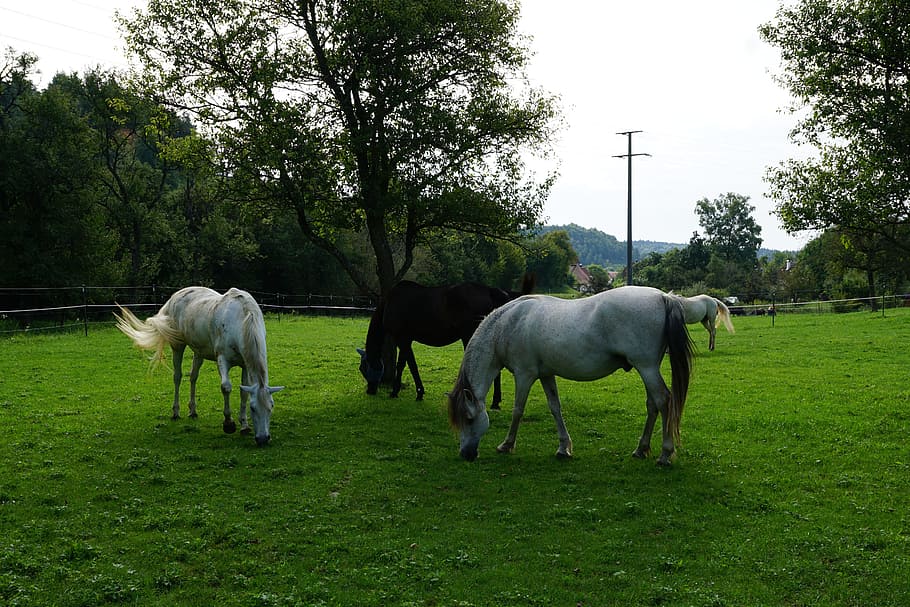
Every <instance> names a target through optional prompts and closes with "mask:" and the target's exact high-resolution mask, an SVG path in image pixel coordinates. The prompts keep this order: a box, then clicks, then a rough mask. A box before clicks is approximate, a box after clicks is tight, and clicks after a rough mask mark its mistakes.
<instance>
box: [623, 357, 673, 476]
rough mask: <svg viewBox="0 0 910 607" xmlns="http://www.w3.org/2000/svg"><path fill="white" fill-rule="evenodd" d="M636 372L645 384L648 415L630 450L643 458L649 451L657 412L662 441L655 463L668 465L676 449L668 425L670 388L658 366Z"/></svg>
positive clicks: (635, 455) (634, 455) (634, 454)
mask: <svg viewBox="0 0 910 607" xmlns="http://www.w3.org/2000/svg"><path fill="white" fill-rule="evenodd" d="M638 374H639V375H640V376H641V379H642V381H643V382H644V384H645V392H646V393H647V402H646V405H647V408H648V417H647V419H646V420H645V428H644V430H643V431H642V433H641V438H640V439H639V441H638V448H637V449H636V450H635V451H633V452H632V455H633V457H638V458H644V457H647V455H648V454H649V453H650V452H651V434H652V432H653V431H654V423H655V422H656V421H657V414H658V413H660V417H661V428H662V431H663V441H662V443H661V450H660V457H658V458H657V465H658V466H669V465H670V459H671V458H672V457H673V453H674V452H675V451H676V444H675V443H674V441H673V436H672V435H671V433H670V430H669V426H668V421H669V405H670V398H671V397H670V390H669V389H667V384H666V382H664V378H663V377H662V376H661V374H660V368H659V367H658V368H655V369H653V370H649V371H642V370H641V369H639V370H638Z"/></svg>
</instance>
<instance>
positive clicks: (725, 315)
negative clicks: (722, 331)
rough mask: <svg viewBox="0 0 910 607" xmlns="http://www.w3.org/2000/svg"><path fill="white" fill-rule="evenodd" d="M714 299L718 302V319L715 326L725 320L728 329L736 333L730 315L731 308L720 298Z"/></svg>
mask: <svg viewBox="0 0 910 607" xmlns="http://www.w3.org/2000/svg"><path fill="white" fill-rule="evenodd" d="M714 301H716V302H717V321H716V322H715V326H716V325H717V324H720V322H721V321H723V323H724V326H725V327H727V331H729V332H730V333H736V329H734V328H733V319H732V318H731V317H730V308H728V307H727V304H725V303H724V302H722V301H721V300H719V299H715V300H714Z"/></svg>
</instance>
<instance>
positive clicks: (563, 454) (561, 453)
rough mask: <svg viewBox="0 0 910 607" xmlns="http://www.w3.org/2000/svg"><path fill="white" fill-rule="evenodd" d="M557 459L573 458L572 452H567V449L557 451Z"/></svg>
mask: <svg viewBox="0 0 910 607" xmlns="http://www.w3.org/2000/svg"><path fill="white" fill-rule="evenodd" d="M556 459H559V460H567V459H572V454H571V453H566V452H565V451H557V452H556Z"/></svg>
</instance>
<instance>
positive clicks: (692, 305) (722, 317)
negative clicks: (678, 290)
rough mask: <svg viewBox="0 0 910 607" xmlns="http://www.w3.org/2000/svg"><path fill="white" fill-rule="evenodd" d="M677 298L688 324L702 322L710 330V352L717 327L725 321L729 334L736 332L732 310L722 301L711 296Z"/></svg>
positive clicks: (680, 296) (679, 296)
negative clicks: (731, 314)
mask: <svg viewBox="0 0 910 607" xmlns="http://www.w3.org/2000/svg"><path fill="white" fill-rule="evenodd" d="M671 295H673V293H671ZM675 297H678V298H679V301H680V303H682V306H683V313H684V314H685V317H686V323H687V324H693V323H697V322H700V323H701V324H702V325H703V326H704V327H705V329H707V330H708V335H709V336H710V338H709V340H708V349H709V350H713V349H714V336H715V335H716V334H717V325H718V324H719V323H720V322H721V321H723V323H724V326H725V327H727V331H728V332H729V333H735V332H736V330H735V329H734V328H733V321H732V320H731V318H730V310H729V309H728V308H727V306H726V304H725V303H724V302H722V301H721V300H719V299H715V298H714V297H711V296H710V295H696V296H695V297H683V296H682V295H675Z"/></svg>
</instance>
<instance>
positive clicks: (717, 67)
mask: <svg viewBox="0 0 910 607" xmlns="http://www.w3.org/2000/svg"><path fill="white" fill-rule="evenodd" d="M780 3H781V0H748V1H745V0H738V1H735V0H692V1H690V2H679V1H678V0H634V1H631V2H615V1H605V0H565V1H563V2H554V1H553V0H523V2H522V7H523V8H522V12H523V18H522V24H521V29H522V32H523V33H524V34H527V35H529V36H531V38H532V42H531V48H532V49H533V50H534V52H535V56H534V59H533V61H532V64H531V69H530V76H531V79H532V82H533V83H534V84H535V85H537V86H540V87H542V88H544V89H546V90H548V91H549V92H551V93H554V94H556V95H558V96H559V97H560V99H561V105H562V108H563V112H564V117H565V121H566V128H565V129H564V130H563V131H562V133H561V138H560V141H559V144H558V147H557V150H556V156H557V157H558V159H559V171H560V178H559V180H558V181H557V183H556V186H555V187H554V189H553V192H552V194H551V197H550V200H549V202H548V204H547V207H546V209H545V215H546V217H547V219H548V221H547V222H548V223H551V224H565V223H577V224H579V225H581V226H584V227H588V228H597V229H600V230H603V231H604V232H606V233H608V234H611V235H613V236H615V237H616V238H618V239H619V240H621V241H624V240H625V239H626V204H627V196H628V191H627V179H628V174H627V169H628V166H627V161H626V159H620V158H613V156H614V155H618V154H625V153H626V152H627V145H628V140H627V138H626V137H625V136H620V135H617V134H616V133H617V132H620V131H631V130H641V131H643V132H642V133H638V134H636V135H633V137H632V144H633V149H632V152H633V153H648V154H651V156H650V157H646V156H640V157H636V158H634V159H633V167H632V171H633V183H632V200H633V215H632V221H633V239H634V240H658V241H667V242H677V243H687V242H688V241H689V239H690V237H691V236H692V233H693V232H695V231H701V230H700V226H699V225H698V219H697V217H696V215H695V203H696V201H698V200H700V199H702V198H709V199H712V200H713V199H714V198H716V197H718V196H720V195H722V194H724V193H727V192H735V193H737V194H742V195H745V196H749V198H750V200H749V202H750V204H752V205H753V206H755V212H754V213H753V216H754V217H755V219H756V221H758V223H759V225H761V226H762V238H763V241H764V242H763V246H765V247H768V248H773V249H798V248H801V247H802V245H803V244H805V243H806V242H807V241H808V235H798V236H796V237H792V236H788V235H787V234H786V233H785V232H784V231H783V230H782V229H781V228H780V226H779V222H778V220H777V218H776V217H775V216H774V215H772V214H771V211H772V208H773V203H772V202H771V201H770V200H769V199H767V198H766V197H765V196H764V194H765V192H766V191H767V190H768V187H767V185H766V184H765V183H764V181H763V180H762V177H763V175H764V174H765V170H766V168H767V167H769V166H773V165H776V164H777V163H778V162H780V161H783V160H785V159H787V158H791V157H797V156H804V155H805V154H806V152H805V151H804V150H801V149H798V148H796V146H794V145H793V144H791V143H789V141H788V139H787V133H788V132H789V130H790V129H791V128H792V127H793V125H794V123H795V120H794V118H793V117H792V116H789V115H788V114H787V113H786V112H781V111H780V110H782V109H783V108H785V107H786V106H787V105H788V103H789V100H788V97H787V95H786V93H785V92H784V91H783V90H782V89H781V88H780V87H779V86H778V85H776V84H775V83H774V82H773V80H772V78H771V74H773V73H777V72H778V71H779V57H778V54H777V52H776V49H773V48H771V47H770V46H768V45H766V44H765V43H763V42H762V41H761V40H760V39H759V37H758V33H757V28H758V27H759V25H761V24H762V23H765V22H768V21H770V20H771V19H772V18H773V17H774V14H775V11H776V10H777V7H778V6H779V5H780ZM141 4H143V2H142V0H120V1H117V0H32V1H31V2H22V1H21V0H0V49H2V50H3V51H5V49H6V48H7V47H10V46H11V47H13V48H14V49H15V50H16V51H17V52H23V51H29V52H32V53H35V54H36V55H38V57H39V59H40V61H39V64H38V68H39V69H40V70H41V72H42V74H41V76H40V77H39V79H38V83H39V86H44V85H45V84H47V82H48V81H49V80H50V79H51V78H52V77H53V75H54V74H55V73H57V72H58V71H65V72H72V71H75V72H80V73H81V72H83V71H84V70H85V69H86V68H89V67H93V66H96V65H102V66H104V67H123V66H124V65H125V59H124V58H123V52H122V49H123V43H122V40H121V38H120V35H119V32H118V31H117V29H116V26H115V24H114V22H113V20H112V15H113V13H114V10H115V9H119V10H121V11H125V10H127V9H128V8H129V7H130V6H133V5H141Z"/></svg>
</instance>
